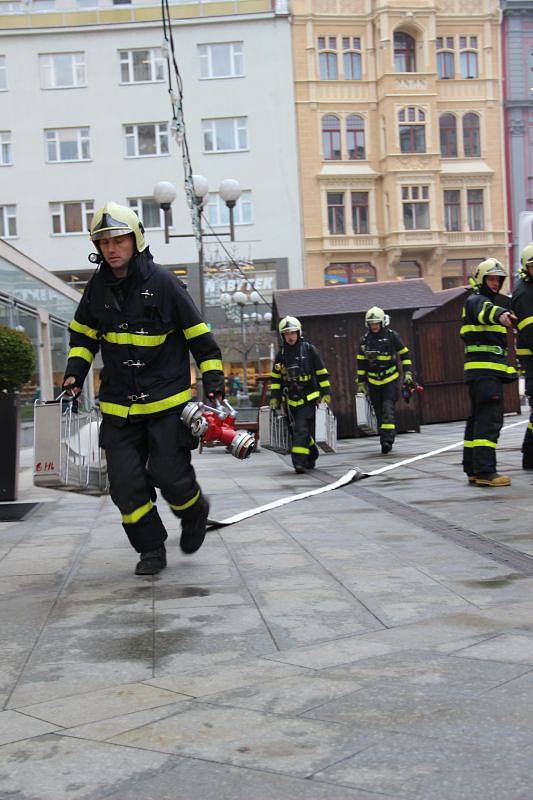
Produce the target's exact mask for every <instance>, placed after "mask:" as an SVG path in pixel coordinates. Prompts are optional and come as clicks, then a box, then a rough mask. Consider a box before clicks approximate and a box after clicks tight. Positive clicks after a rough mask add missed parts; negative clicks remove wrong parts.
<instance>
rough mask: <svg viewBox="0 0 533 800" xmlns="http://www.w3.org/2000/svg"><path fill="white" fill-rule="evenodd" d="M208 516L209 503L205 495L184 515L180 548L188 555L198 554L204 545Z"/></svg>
mask: <svg viewBox="0 0 533 800" xmlns="http://www.w3.org/2000/svg"><path fill="white" fill-rule="evenodd" d="M208 516H209V502H208V500H207V498H206V497H204V496H203V495H200V497H199V499H198V500H197V501H196V503H195V504H194V505H193V506H192V508H191V509H188V510H187V511H186V512H185V513H184V514H183V515H182V517H181V539H180V547H181V549H182V552H184V553H185V554H186V555H188V556H190V555H192V554H193V553H196V551H197V550H199V549H200V547H201V546H202V545H203V543H204V539H205V531H206V526H207V518H208Z"/></svg>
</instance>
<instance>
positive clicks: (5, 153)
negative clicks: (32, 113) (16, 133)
mask: <svg viewBox="0 0 533 800" xmlns="http://www.w3.org/2000/svg"><path fill="white" fill-rule="evenodd" d="M12 163H13V145H12V143H11V131H0V167H8V166H10V165H11V164H12Z"/></svg>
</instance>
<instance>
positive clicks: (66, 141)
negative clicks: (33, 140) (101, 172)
mask: <svg viewBox="0 0 533 800" xmlns="http://www.w3.org/2000/svg"><path fill="white" fill-rule="evenodd" d="M44 139H45V144H46V160H47V161H49V162H58V161H89V159H90V158H91V140H90V137H89V128H56V130H51V131H45V132H44Z"/></svg>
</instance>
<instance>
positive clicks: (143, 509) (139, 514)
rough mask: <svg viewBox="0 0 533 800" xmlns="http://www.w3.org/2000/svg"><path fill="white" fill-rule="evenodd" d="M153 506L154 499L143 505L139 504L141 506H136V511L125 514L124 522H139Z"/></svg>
mask: <svg viewBox="0 0 533 800" xmlns="http://www.w3.org/2000/svg"><path fill="white" fill-rule="evenodd" d="M153 507H154V504H153V503H152V501H151V500H148V502H147V503H145V504H144V505H143V506H139V508H136V509H135V510H134V511H132V512H131V514H123V515H122V522H124V523H125V524H126V525H134V524H135V523H136V522H139V520H140V519H142V518H143V517H145V516H146V515H147V514H148V512H149V511H151V510H152V508H153Z"/></svg>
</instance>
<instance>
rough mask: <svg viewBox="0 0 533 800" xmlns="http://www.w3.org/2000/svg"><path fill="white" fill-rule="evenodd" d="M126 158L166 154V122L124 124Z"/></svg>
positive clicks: (167, 151) (167, 152)
mask: <svg viewBox="0 0 533 800" xmlns="http://www.w3.org/2000/svg"><path fill="white" fill-rule="evenodd" d="M124 140H125V142H126V158H144V157H145V156H168V155H169V149H168V125H167V123H166V122H149V123H146V124H144V123H143V124H139V125H124Z"/></svg>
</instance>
